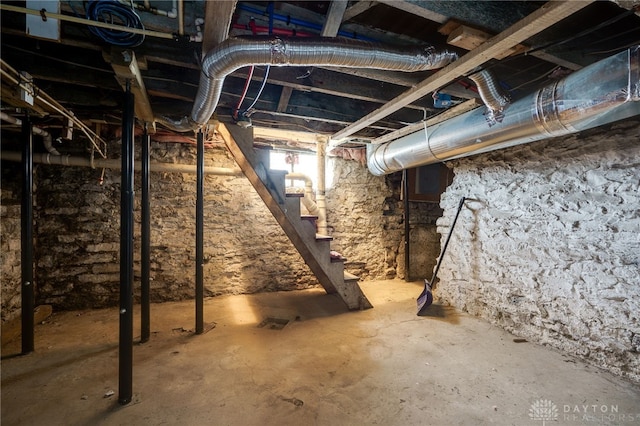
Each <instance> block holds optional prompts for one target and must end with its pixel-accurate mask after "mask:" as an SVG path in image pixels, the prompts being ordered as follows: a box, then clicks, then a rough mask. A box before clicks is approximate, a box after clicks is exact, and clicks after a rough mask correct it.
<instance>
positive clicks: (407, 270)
mask: <svg viewBox="0 0 640 426" xmlns="http://www.w3.org/2000/svg"><path fill="white" fill-rule="evenodd" d="M402 175H403V179H402V181H403V183H404V185H403V186H402V191H403V193H402V195H403V197H402V198H403V201H404V270H405V272H404V280H405V281H407V282H408V281H411V262H410V260H409V259H411V257H410V251H409V249H410V247H411V245H410V244H409V240H410V237H411V228H410V226H409V171H408V170H407V169H404V171H403V172H402Z"/></svg>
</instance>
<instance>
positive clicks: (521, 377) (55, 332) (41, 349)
mask: <svg viewBox="0 0 640 426" xmlns="http://www.w3.org/2000/svg"><path fill="white" fill-rule="evenodd" d="M362 286H363V289H364V291H365V293H366V294H367V296H368V298H369V300H371V302H372V303H373V305H374V306H375V308H374V309H371V310H368V311H364V312H348V311H346V310H345V309H344V308H343V305H342V303H341V302H340V301H339V300H338V299H336V298H335V297H334V296H329V295H326V294H325V293H324V292H323V291H322V290H320V289H313V290H307V291H298V292H288V293H271V294H261V295H250V296H244V295H242V296H225V297H218V298H213V299H208V300H206V301H205V321H209V322H215V323H216V327H215V328H213V329H212V330H211V331H209V332H208V333H206V334H204V335H201V336H194V335H193V334H192V332H191V330H192V329H193V317H194V314H193V302H181V303H165V304H157V305H153V306H152V327H151V329H152V338H151V341H150V342H148V343H146V344H143V345H135V348H134V398H133V401H132V403H131V404H129V405H127V406H120V405H119V404H118V403H117V398H118V371H117V369H118V340H117V337H118V314H117V309H109V310H94V311H82V312H65V313H59V314H54V316H52V317H51V318H50V319H49V320H48V321H47V322H46V323H45V324H42V325H38V326H37V328H36V352H35V353H32V354H30V355H27V356H16V357H13V356H11V355H12V354H15V353H17V352H18V351H19V347H20V342H19V341H18V342H13V343H10V344H9V345H7V346H6V347H4V348H2V356H3V360H2V425H3V426H9V425H99V424H102V425H142V424H144V425H174V424H180V425H365V424H366V425H483V424H497V425H536V424H537V425H543V424H553V425H584V424H593V425H600V424H611V425H621V424H625V425H626V424H630V425H634V424H635V425H640V386H639V385H637V384H636V385H634V384H631V383H629V382H627V381H624V380H622V379H620V378H617V377H615V376H612V375H610V374H608V373H606V372H603V371H600V370H598V369H597V368H594V367H591V366H587V365H585V364H583V363H582V362H580V361H579V360H577V359H574V358H572V357H570V356H566V355H563V354H560V353H558V352H556V351H554V350H550V349H548V348H545V347H540V346H537V345H535V344H532V343H528V342H520V343H518V341H517V339H516V336H513V335H510V334H508V333H506V332H504V331H502V330H500V329H498V328H496V327H494V326H492V325H490V324H488V323H486V322H484V321H481V320H479V319H476V318H473V317H470V316H468V315H465V314H462V313H460V312H458V311H456V310H454V309H452V308H448V307H442V306H438V305H433V306H432V307H431V308H430V309H431V314H432V316H429V317H417V316H416V315H415V297H416V296H417V295H418V294H419V293H420V291H421V285H420V283H405V282H402V281H377V282H366V283H363V285H362ZM136 310H137V309H136ZM265 318H276V319H282V320H290V322H289V323H288V324H287V325H286V326H285V327H284V328H282V329H281V330H277V329H272V328H269V326H268V325H267V326H265V327H262V328H260V327H258V324H259V323H261V322H262V321H263V320H264V319H265ZM138 324H139V323H138V320H137V318H136V330H137V329H138ZM136 333H137V332H136ZM514 339H516V341H514ZM111 392H115V394H114V395H112V396H108V395H109V394H110V393H111ZM545 407H547V408H548V410H547V411H544V408H545ZM554 408H555V410H554Z"/></svg>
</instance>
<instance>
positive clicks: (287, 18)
mask: <svg viewBox="0 0 640 426" xmlns="http://www.w3.org/2000/svg"><path fill="white" fill-rule="evenodd" d="M238 9H239V10H243V11H245V12H249V13H255V14H256V15H261V16H265V15H268V16H269V21H270V25H271V21H272V20H274V19H275V20H277V21H281V22H286V23H287V25H297V26H299V27H304V28H311V29H313V30H316V31H318V32H320V31H322V25H320V24H315V23H313V22H309V21H304V20H302V19H297V18H292V17H291V16H289V15H286V16H285V15H281V14H279V13H273V14H272V13H270V12H269V11H268V10H266V11H265V10H261V9H258V8H257V7H253V6H249V5H247V4H244V3H240V4H238ZM338 35H339V36H340V37H347V38H353V39H357V40H365V41H374V42H377V41H378V40H376V39H374V38H370V37H365V36H363V35H360V34H357V33H355V32H350V31H338Z"/></svg>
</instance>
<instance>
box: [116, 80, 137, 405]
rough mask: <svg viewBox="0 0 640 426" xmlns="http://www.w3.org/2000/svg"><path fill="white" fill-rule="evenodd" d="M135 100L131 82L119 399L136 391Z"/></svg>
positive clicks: (126, 118)
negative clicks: (134, 357)
mask: <svg viewBox="0 0 640 426" xmlns="http://www.w3.org/2000/svg"><path fill="white" fill-rule="evenodd" d="M133 126H134V99H133V94H132V93H131V88H130V83H129V82H127V90H126V92H125V95H124V108H123V111H122V170H121V173H120V177H121V182H120V346H119V370H118V373H119V376H118V380H119V382H118V383H119V388H118V402H119V403H120V404H122V405H124V404H128V403H130V402H131V398H132V394H133V383H132V381H133V196H134V192H133V176H134V168H133V165H134V163H133V161H134V150H133V145H134V141H133Z"/></svg>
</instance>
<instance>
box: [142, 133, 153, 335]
mask: <svg viewBox="0 0 640 426" xmlns="http://www.w3.org/2000/svg"><path fill="white" fill-rule="evenodd" d="M150 145H151V138H150V137H149V134H148V133H147V128H146V126H145V128H144V135H143V137H142V159H141V160H142V206H141V215H142V219H141V221H142V226H141V229H140V239H141V240H142V241H141V245H142V247H141V253H140V263H141V265H140V267H141V271H140V275H141V277H140V279H141V284H140V341H141V342H142V343H144V342H148V341H149V337H150V335H151V297H150V293H151V291H150V288H151V286H150V278H149V276H150V269H149V262H150V257H151V225H150V222H151V209H150V207H149V159H150V158H149V157H150V148H151V147H150Z"/></svg>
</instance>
